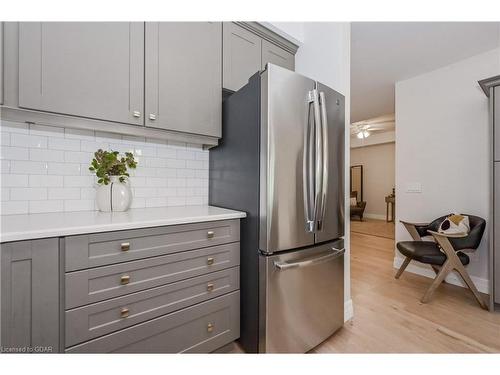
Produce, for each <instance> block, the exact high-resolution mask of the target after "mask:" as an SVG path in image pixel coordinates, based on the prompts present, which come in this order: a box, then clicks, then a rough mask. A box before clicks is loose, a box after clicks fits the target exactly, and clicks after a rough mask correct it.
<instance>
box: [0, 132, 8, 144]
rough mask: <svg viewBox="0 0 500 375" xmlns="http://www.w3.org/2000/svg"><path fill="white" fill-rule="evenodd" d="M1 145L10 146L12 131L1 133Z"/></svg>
mask: <svg viewBox="0 0 500 375" xmlns="http://www.w3.org/2000/svg"><path fill="white" fill-rule="evenodd" d="M0 145H1V146H10V133H5V132H1V133H0Z"/></svg>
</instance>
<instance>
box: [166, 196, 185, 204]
mask: <svg viewBox="0 0 500 375" xmlns="http://www.w3.org/2000/svg"><path fill="white" fill-rule="evenodd" d="M167 202H168V205H169V206H185V205H186V197H168V201H167Z"/></svg>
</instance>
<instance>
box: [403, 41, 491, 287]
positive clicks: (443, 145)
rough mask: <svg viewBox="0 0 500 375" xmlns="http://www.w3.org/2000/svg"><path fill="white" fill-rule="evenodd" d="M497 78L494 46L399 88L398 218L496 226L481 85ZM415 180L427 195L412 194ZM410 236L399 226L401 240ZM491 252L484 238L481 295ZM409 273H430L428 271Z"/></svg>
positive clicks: (479, 260) (476, 259) (478, 270)
mask: <svg viewBox="0 0 500 375" xmlns="http://www.w3.org/2000/svg"><path fill="white" fill-rule="evenodd" d="M499 73H500V50H499V49H496V50H493V51H490V52H486V53H483V54H480V55H477V56H474V57H471V58H468V59H466V60H462V61H460V62H457V63H455V64H452V65H449V66H446V67H444V68H440V69H438V70H435V71H432V72H429V73H426V74H422V75H419V76H417V77H414V78H411V79H408V80H405V81H401V82H398V83H397V84H396V216H397V219H398V220H408V221H419V222H421V221H429V220H432V219H435V218H437V217H439V216H441V215H444V214H447V213H450V212H453V211H458V212H462V213H470V214H474V215H478V216H481V217H483V218H485V219H486V220H487V221H488V223H490V221H489V220H490V218H489V217H488V211H489V207H488V205H489V200H488V197H489V181H490V177H491V176H490V174H489V154H488V146H489V142H490V141H491V140H490V139H489V133H488V102H487V98H486V96H485V95H484V93H483V92H482V90H481V89H480V88H479V86H478V83H477V81H478V80H480V79H483V78H487V77H491V76H494V75H497V74H499ZM413 183H418V184H421V190H422V192H421V193H409V192H407V191H406V190H407V188H408V185H409V184H413ZM408 239H410V237H409V235H408V234H407V233H406V231H405V230H404V228H403V227H402V225H401V224H397V226H396V241H402V240H408ZM487 247H488V233H485V236H484V238H483V241H482V243H481V246H480V248H479V249H478V251H477V252H476V253H474V255H473V256H472V259H471V264H469V266H468V271H469V273H470V274H471V276H472V278H473V280H474V282H475V283H476V285H477V287H478V288H479V289H480V290H483V291H486V290H487V278H488V272H487V270H488V264H487V260H488V254H487V252H488V250H487ZM396 253H397V255H396V258H395V266H399V264H400V263H401V255H400V254H399V253H398V252H397V251H396ZM410 270H413V271H414V272H419V273H426V274H428V275H429V276H430V275H432V271H429V270H427V268H425V271H423V269H422V268H417V267H415V266H412V268H411V269H410ZM427 272H428V273H427ZM432 276H433V275H432ZM457 280H458V279H456V278H451V279H450V280H449V281H451V282H457Z"/></svg>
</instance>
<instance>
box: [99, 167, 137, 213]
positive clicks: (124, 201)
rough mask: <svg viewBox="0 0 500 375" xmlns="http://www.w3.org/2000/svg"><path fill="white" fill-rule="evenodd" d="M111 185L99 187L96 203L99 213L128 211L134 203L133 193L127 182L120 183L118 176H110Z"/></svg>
mask: <svg viewBox="0 0 500 375" xmlns="http://www.w3.org/2000/svg"><path fill="white" fill-rule="evenodd" d="M110 180H111V181H110V183H109V184H107V185H99V186H98V187H97V191H96V202H97V207H98V208H99V211H103V212H111V211H118V212H120V211H127V210H128V209H129V207H130V204H131V203H132V191H131V190H130V187H129V185H128V183H127V182H120V179H119V177H118V176H110Z"/></svg>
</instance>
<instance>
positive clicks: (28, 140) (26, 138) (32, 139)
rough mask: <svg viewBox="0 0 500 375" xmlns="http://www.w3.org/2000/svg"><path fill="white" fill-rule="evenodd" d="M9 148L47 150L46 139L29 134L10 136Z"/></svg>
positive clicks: (13, 134)
mask: <svg viewBox="0 0 500 375" xmlns="http://www.w3.org/2000/svg"><path fill="white" fill-rule="evenodd" d="M10 144H11V146H17V147H29V148H47V137H42V136H39V135H31V134H16V133H12V135H11V136H10Z"/></svg>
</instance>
